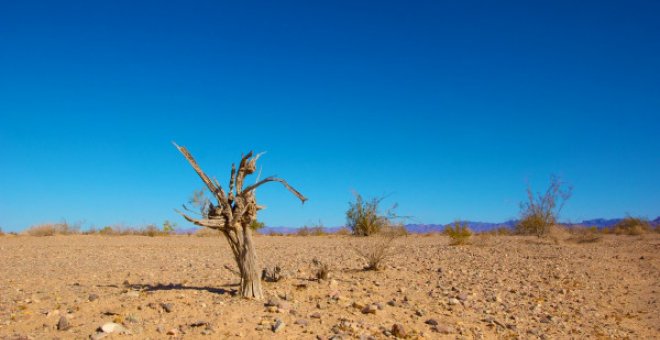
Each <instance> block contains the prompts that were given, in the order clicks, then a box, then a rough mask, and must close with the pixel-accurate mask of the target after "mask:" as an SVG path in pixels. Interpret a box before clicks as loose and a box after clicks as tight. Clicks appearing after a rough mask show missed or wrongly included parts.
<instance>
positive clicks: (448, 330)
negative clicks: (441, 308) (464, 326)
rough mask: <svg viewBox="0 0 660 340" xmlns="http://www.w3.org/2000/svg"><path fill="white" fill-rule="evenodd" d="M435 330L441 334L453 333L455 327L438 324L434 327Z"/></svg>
mask: <svg viewBox="0 0 660 340" xmlns="http://www.w3.org/2000/svg"><path fill="white" fill-rule="evenodd" d="M433 330H434V331H436V332H438V333H440V334H451V333H454V329H453V328H452V327H451V326H446V325H437V326H434V327H433Z"/></svg>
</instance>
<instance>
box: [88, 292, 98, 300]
mask: <svg viewBox="0 0 660 340" xmlns="http://www.w3.org/2000/svg"><path fill="white" fill-rule="evenodd" d="M98 299H99V296H98V295H97V294H93V293H92V294H89V297H88V298H87V300H89V301H95V300H98Z"/></svg>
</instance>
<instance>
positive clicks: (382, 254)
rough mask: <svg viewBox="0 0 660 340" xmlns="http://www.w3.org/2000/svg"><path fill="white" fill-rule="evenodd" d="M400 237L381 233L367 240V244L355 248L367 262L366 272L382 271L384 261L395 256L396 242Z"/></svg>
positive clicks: (394, 234) (389, 233) (390, 233)
mask: <svg viewBox="0 0 660 340" xmlns="http://www.w3.org/2000/svg"><path fill="white" fill-rule="evenodd" d="M398 237H399V235H397V234H396V233H392V232H382V231H381V232H379V233H377V234H372V236H371V237H369V238H367V239H365V243H364V244H361V245H360V246H358V247H355V251H356V252H357V254H358V255H359V256H360V257H362V258H363V259H364V260H366V262H367V265H366V266H365V267H364V269H365V270H381V269H382V266H383V264H384V261H385V260H386V259H388V258H389V257H391V256H393V255H394V254H395V251H394V242H395V241H396V239H397V238H398Z"/></svg>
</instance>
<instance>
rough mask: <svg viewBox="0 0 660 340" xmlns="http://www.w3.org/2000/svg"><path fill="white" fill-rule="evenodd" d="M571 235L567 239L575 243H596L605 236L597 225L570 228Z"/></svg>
mask: <svg viewBox="0 0 660 340" xmlns="http://www.w3.org/2000/svg"><path fill="white" fill-rule="evenodd" d="M569 233H570V234H571V236H570V237H569V238H568V239H567V241H569V242H575V243H594V242H598V241H600V240H601V239H602V238H603V235H602V234H601V233H600V232H599V231H598V228H596V227H583V226H575V227H572V228H570V229H569Z"/></svg>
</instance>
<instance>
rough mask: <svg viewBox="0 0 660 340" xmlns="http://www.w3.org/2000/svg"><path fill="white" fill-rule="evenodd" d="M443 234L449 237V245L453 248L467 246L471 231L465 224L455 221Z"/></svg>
mask: <svg viewBox="0 0 660 340" xmlns="http://www.w3.org/2000/svg"><path fill="white" fill-rule="evenodd" d="M445 234H446V235H447V236H449V238H450V241H449V244H450V245H453V246H457V245H463V244H468V243H469V241H470V237H471V236H472V231H471V230H470V228H468V225H467V223H465V222H460V221H456V222H454V224H453V225H448V226H446V227H445Z"/></svg>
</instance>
